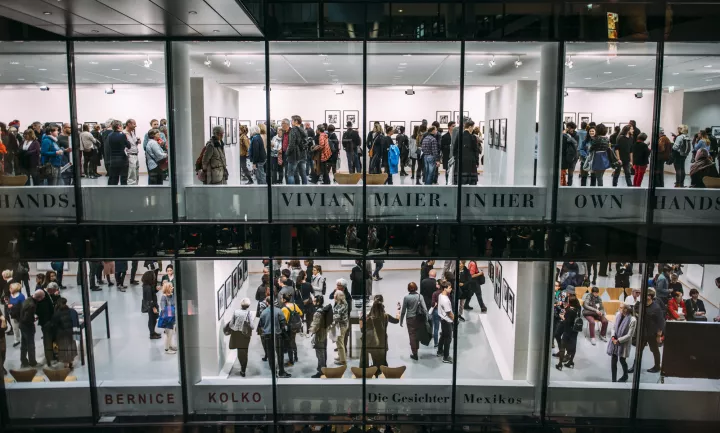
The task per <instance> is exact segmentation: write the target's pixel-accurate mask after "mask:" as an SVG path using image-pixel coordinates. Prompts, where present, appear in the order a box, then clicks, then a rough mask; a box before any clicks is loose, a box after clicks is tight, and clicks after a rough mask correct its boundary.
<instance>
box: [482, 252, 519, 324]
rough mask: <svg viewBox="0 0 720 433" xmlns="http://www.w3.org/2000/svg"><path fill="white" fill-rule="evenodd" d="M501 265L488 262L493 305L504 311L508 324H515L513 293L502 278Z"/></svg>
mask: <svg viewBox="0 0 720 433" xmlns="http://www.w3.org/2000/svg"><path fill="white" fill-rule="evenodd" d="M502 269H503V268H502V264H501V263H500V262H495V263H493V262H488V277H489V278H490V281H492V283H493V293H494V296H493V297H494V299H495V303H496V304H497V306H498V308H499V309H500V310H501V311H502V310H505V314H507V316H508V318H510V323H513V324H514V323H515V292H514V291H513V289H512V288H510V285H509V284H508V282H507V280H506V279H505V278H503V276H502V272H503V270H502Z"/></svg>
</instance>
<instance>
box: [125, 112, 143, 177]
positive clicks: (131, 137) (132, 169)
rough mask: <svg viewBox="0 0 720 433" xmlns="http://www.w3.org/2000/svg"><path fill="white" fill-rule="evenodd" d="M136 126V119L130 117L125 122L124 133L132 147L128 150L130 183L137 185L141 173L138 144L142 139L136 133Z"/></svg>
mask: <svg viewBox="0 0 720 433" xmlns="http://www.w3.org/2000/svg"><path fill="white" fill-rule="evenodd" d="M136 127H137V123H136V122H135V119H128V120H127V122H125V132H124V133H125V137H126V140H127V142H128V144H130V147H129V148H128V150H127V158H128V177H127V184H128V185H137V184H138V182H139V175H140V162H139V161H138V145H139V144H140V139H139V138H138V137H137V135H136V134H135V128H136Z"/></svg>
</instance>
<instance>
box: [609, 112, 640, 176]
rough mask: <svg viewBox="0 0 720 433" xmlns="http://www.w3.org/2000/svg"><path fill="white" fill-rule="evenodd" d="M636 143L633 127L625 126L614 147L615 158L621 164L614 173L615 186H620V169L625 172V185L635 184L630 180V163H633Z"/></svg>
mask: <svg viewBox="0 0 720 433" xmlns="http://www.w3.org/2000/svg"><path fill="white" fill-rule="evenodd" d="M634 143H635V141H634V140H633V129H632V126H630V125H625V126H624V127H623V129H622V131H621V132H620V135H619V136H618V138H617V143H616V144H615V145H614V146H613V151H614V152H615V156H616V157H617V159H618V162H619V163H620V164H619V165H618V166H617V167H616V168H615V171H614V172H613V186H618V179H619V178H620V169H622V170H623V171H624V172H625V183H626V184H627V186H632V184H633V183H632V181H631V180H630V163H631V162H632V148H633V145H634Z"/></svg>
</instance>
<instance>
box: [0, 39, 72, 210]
mask: <svg viewBox="0 0 720 433" xmlns="http://www.w3.org/2000/svg"><path fill="white" fill-rule="evenodd" d="M65 47H66V45H65V42H3V43H2V44H0V55H2V58H3V59H4V60H3V62H2V65H1V66H0V84H2V88H1V89H0V98H2V99H3V100H4V101H25V100H27V101H32V103H31V104H19V103H16V104H3V105H2V107H0V118H2V119H3V120H2V122H0V142H2V144H3V146H2V148H1V149H0V150H1V151H0V176H1V177H2V181H0V185H2V186H0V188H2V194H3V196H2V200H0V210H2V215H3V219H4V220H6V221H48V222H49V221H57V222H61V221H75V218H76V214H75V195H74V193H73V190H72V176H71V175H68V174H67V173H72V169H70V170H67V169H66V171H65V172H63V173H62V174H61V171H62V169H63V167H65V166H67V164H68V163H70V162H71V161H72V153H71V152H70V150H71V146H70V141H69V136H68V135H67V134H63V135H62V136H59V133H60V129H61V128H62V126H63V124H66V125H69V123H68V122H69V120H70V103H69V95H68V85H67V83H68V76H67V72H68V69H67V55H66V49H65ZM52 131H55V132H52ZM46 133H47V134H46ZM45 136H47V138H45ZM58 137H59V138H60V139H59V140H58ZM43 143H44V144H45V147H44V152H45V153H44V154H43V153H42V152H43ZM41 167H42V170H41ZM68 167H69V166H68ZM51 186H52V187H53V188H50V187H51ZM25 187H28V188H25Z"/></svg>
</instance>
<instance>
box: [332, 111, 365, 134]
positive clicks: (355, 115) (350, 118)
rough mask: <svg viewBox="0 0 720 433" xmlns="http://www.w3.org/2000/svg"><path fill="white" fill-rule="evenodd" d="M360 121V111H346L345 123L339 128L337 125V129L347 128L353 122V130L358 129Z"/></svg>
mask: <svg viewBox="0 0 720 433" xmlns="http://www.w3.org/2000/svg"><path fill="white" fill-rule="evenodd" d="M359 119H360V112H359V111H358V110H345V111H343V123H342V125H340V126H339V127H338V126H337V125H335V129H338V128H343V129H346V128H347V124H348V122H352V126H351V128H357V127H358V125H359V123H358V120H359Z"/></svg>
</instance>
